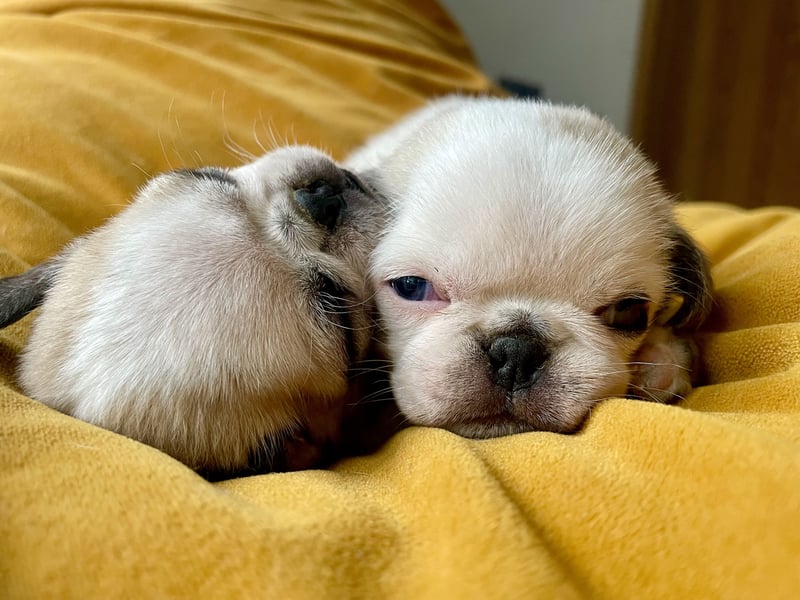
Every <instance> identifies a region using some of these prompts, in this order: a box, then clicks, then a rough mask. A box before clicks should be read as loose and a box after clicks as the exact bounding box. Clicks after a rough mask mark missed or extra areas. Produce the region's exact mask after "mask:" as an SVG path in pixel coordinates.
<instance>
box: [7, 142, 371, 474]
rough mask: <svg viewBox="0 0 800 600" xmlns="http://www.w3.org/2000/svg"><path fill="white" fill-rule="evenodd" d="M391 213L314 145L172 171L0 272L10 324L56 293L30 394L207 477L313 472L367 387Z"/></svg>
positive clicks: (31, 373)
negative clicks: (87, 226)
mask: <svg viewBox="0 0 800 600" xmlns="http://www.w3.org/2000/svg"><path fill="white" fill-rule="evenodd" d="M383 222H384V210H383V207H382V206H381V205H380V204H379V203H378V201H377V200H376V199H375V198H374V197H372V196H371V195H370V194H369V193H368V192H367V190H366V189H365V188H364V187H363V186H362V185H361V183H360V182H359V181H358V179H357V178H356V177H355V176H353V175H352V174H351V173H349V172H348V171H345V170H343V169H341V168H340V167H338V166H337V165H336V164H335V163H334V162H333V161H332V160H331V159H330V158H329V157H328V156H327V155H324V154H322V153H321V152H319V151H316V150H313V149H311V148H308V147H289V148H283V149H279V150H276V151H274V152H271V153H269V154H267V155H265V156H264V157H262V158H260V159H258V160H256V161H255V162H253V163H251V164H248V165H245V166H242V167H239V168H236V169H231V170H225V169H217V168H202V169H196V170H181V171H175V172H171V173H167V174H164V175H160V176H158V177H156V178H154V179H153V180H152V181H150V182H149V183H148V184H147V185H146V186H145V187H144V189H142V190H141V191H140V192H139V194H138V195H137V197H136V198H135V201H134V202H133V203H132V204H131V205H130V206H129V207H128V208H127V209H126V210H124V211H123V212H121V213H120V214H119V215H117V216H116V217H114V218H113V219H111V220H110V221H109V222H108V223H106V224H105V225H104V226H102V227H100V228H99V229H97V230H96V231H94V232H93V233H91V234H89V235H87V236H85V237H82V238H79V239H78V240H76V241H75V242H73V243H72V244H71V245H70V246H68V247H67V248H66V249H65V250H64V251H63V252H62V253H61V254H60V255H59V256H58V257H56V258H55V259H54V260H52V261H48V262H46V263H43V264H42V265H40V266H38V267H35V268H34V269H32V270H30V271H28V272H27V273H24V274H22V275H20V276H17V277H13V278H8V279H5V280H3V281H0V326H5V325H6V324H8V323H10V322H13V321H14V320H16V319H18V318H20V317H21V316H23V315H24V314H25V313H26V312H27V311H29V310H31V309H32V308H34V307H35V306H36V305H38V304H39V303H42V307H41V311H40V313H39V315H38V317H37V318H36V320H35V321H34V324H33V330H32V333H31V336H30V340H29V342H28V345H27V347H26V348H25V350H24V353H23V355H22V357H21V365H20V370H19V375H20V382H21V385H22V389H23V390H24V391H25V392H26V393H27V394H29V395H30V396H32V397H33V398H36V399H38V400H39V401H41V402H43V403H45V404H47V405H49V406H52V407H54V408H56V409H58V410H60V411H63V412H65V413H67V414H70V415H73V416H75V417H77V418H79V419H83V420H85V421H88V422H90V423H94V424H96V425H99V426H101V427H105V428H107V429H111V430H113V431H116V432H119V433H122V434H124V435H127V436H129V437H132V438H134V439H137V440H140V441H142V442H145V443H147V444H150V445H152V446H155V447H156V448H159V449H161V450H163V451H165V452H167V453H169V454H171V455H172V456H174V457H176V458H178V459H179V460H181V461H183V462H185V463H186V464H187V465H189V466H191V467H193V468H195V469H198V470H200V471H203V472H205V473H209V474H224V473H230V472H237V471H241V470H245V469H248V468H255V469H270V468H289V469H292V468H302V467H307V466H310V465H311V464H314V462H315V461H316V460H317V459H318V458H320V452H321V451H322V449H324V448H325V447H326V445H328V444H335V443H336V441H337V437H338V435H339V427H340V419H341V413H342V411H343V408H344V405H345V402H346V401H347V402H349V400H348V394H349V396H350V397H352V396H355V395H357V394H358V392H357V391H355V390H353V389H349V383H350V382H349V375H350V367H351V365H352V364H353V363H354V362H355V361H358V360H359V359H361V358H362V357H363V356H364V353H365V351H366V349H367V346H368V344H369V341H370V333H371V331H370V323H371V317H372V314H371V312H372V303H371V299H372V295H373V292H372V290H371V288H370V286H369V285H368V282H367V280H366V272H367V258H368V254H369V252H370V250H371V249H372V247H373V246H374V241H375V239H376V237H377V234H378V232H379V230H380V229H381V227H382V225H383Z"/></svg>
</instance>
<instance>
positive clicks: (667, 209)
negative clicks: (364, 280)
mask: <svg viewBox="0 0 800 600" xmlns="http://www.w3.org/2000/svg"><path fill="white" fill-rule="evenodd" d="M346 165H347V166H348V167H349V168H351V169H353V170H354V171H356V172H357V173H359V174H360V176H362V177H363V178H365V179H366V180H367V181H368V182H369V183H370V184H372V185H373V186H374V187H375V188H376V189H378V190H379V192H380V193H382V194H383V195H385V196H386V198H387V199H388V200H389V204H390V207H391V208H390V210H391V213H392V214H391V217H390V224H389V226H388V228H387V231H386V233H385V235H384V236H383V237H382V239H381V241H380V242H379V244H378V246H377V248H376V250H375V252H374V254H373V255H372V258H371V273H372V275H373V278H374V284H375V286H377V288H378V292H377V304H378V309H379V314H380V318H381V321H382V324H383V327H384V329H385V334H386V341H385V345H386V351H387V353H388V356H389V359H390V361H391V363H392V374H391V383H392V389H393V392H394V394H395V397H396V400H397V402H398V405H399V407H400V409H401V410H402V411H403V413H404V414H405V415H406V416H407V417H408V419H409V420H410V421H411V422H413V423H417V424H422V425H430V426H438V427H443V428H447V429H449V430H452V431H454V432H457V433H460V434H462V435H466V436H472V437H489V436H495V435H504V434H510V433H515V432H521V431H529V430H548V431H556V432H571V431H574V430H576V429H577V428H578V427H580V425H581V424H582V422H583V421H584V420H585V418H586V416H587V414H588V413H589V411H590V409H591V407H592V406H593V405H594V404H595V403H596V402H597V401H599V400H601V399H603V398H607V397H611V396H620V395H625V394H628V395H631V396H637V397H641V398H644V399H649V400H654V401H659V402H669V401H673V400H675V399H678V398H680V397H681V396H682V395H684V394H686V393H687V392H688V391H689V390H690V389H691V378H690V373H689V372H690V370H692V369H693V368H694V362H695V355H694V350H693V347H692V344H691V343H690V342H688V341H686V340H684V339H682V338H681V337H679V334H680V332H683V331H690V330H691V329H693V328H694V327H696V326H697V325H698V324H699V323H701V322H702V321H703V319H704V318H705V316H706V315H707V313H708V311H709V309H710V304H711V296H710V280H709V275H708V270H707V266H706V261H705V259H704V257H703V255H702V253H701V252H700V251H699V250H698V248H697V247H696V245H695V244H694V243H693V242H692V240H691V239H690V237H689V236H688V235H687V233H686V232H685V231H684V230H683V229H681V227H680V226H679V225H678V224H677V223H676V221H675V218H674V216H673V206H672V200H671V199H670V198H669V197H668V196H667V195H666V194H665V192H664V190H663V189H662V186H661V185H660V183H659V181H658V179H657V177H656V173H655V169H654V167H653V165H651V164H650V163H649V162H648V161H647V160H646V159H645V158H644V156H642V154H641V153H640V152H639V151H638V150H637V149H636V148H635V147H634V146H633V145H632V144H631V143H630V142H629V141H628V140H626V139H625V138H624V137H623V136H622V135H620V134H619V133H617V132H616V131H614V130H613V128H612V127H611V126H610V125H609V124H608V123H607V122H605V121H604V120H601V119H599V118H597V117H595V116H593V115H592V114H590V113H589V112H587V111H585V110H582V109H577V108H568V107H560V106H554V105H549V104H543V103H536V102H530V101H522V100H505V99H489V98H483V99H467V98H461V97H450V98H446V99H443V100H440V101H438V102H434V103H432V104H431V105H429V106H428V107H426V108H424V109H422V110H421V111H419V112H417V113H415V114H412V115H411V116H410V117H408V118H407V119H405V120H404V121H402V122H401V123H400V124H399V125H397V126H395V127H394V128H392V129H390V130H389V131H387V132H386V133H384V134H382V135H380V136H378V137H376V138H374V139H373V140H371V141H370V142H369V143H367V145H366V146H365V147H363V148H362V149H360V150H359V151H357V152H356V153H355V154H354V155H353V156H351V157H350V158H349V159H348V161H347V162H346ZM676 332H678V334H676Z"/></svg>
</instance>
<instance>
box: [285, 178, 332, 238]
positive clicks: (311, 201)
mask: <svg viewBox="0 0 800 600" xmlns="http://www.w3.org/2000/svg"><path fill="white" fill-rule="evenodd" d="M294 197H295V200H297V203H298V204H299V205H300V206H302V207H303V208H304V209H305V210H306V212H307V213H308V214H309V215H310V216H311V218H312V219H313V220H314V222H315V223H318V224H320V225H322V226H323V227H325V228H326V229H328V230H331V229H333V228H334V227H336V225H337V223H338V222H339V217H340V216H341V214H342V209H343V208H344V199H343V198H342V188H341V187H339V186H333V185H331V184H329V183H328V182H326V181H315V182H313V183H311V184H309V185H307V186H306V187H302V188H300V189H297V190H295V192H294Z"/></svg>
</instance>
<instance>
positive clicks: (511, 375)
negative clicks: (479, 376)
mask: <svg viewBox="0 0 800 600" xmlns="http://www.w3.org/2000/svg"><path fill="white" fill-rule="evenodd" d="M486 354H487V355H488V356H489V366H490V369H491V374H492V379H493V381H494V383H495V384H497V385H499V386H500V387H502V388H505V389H507V390H508V391H509V392H514V391H517V390H520V389H524V388H526V387H530V386H532V385H533V384H534V383H536V380H537V379H539V376H540V375H541V369H542V365H543V364H544V362H545V361H546V360H547V357H548V352H547V348H546V347H545V343H544V341H542V340H540V339H538V338H536V337H533V336H530V335H504V336H500V337H496V338H495V339H494V340H492V343H491V344H490V345H489V348H488V349H487V351H486Z"/></svg>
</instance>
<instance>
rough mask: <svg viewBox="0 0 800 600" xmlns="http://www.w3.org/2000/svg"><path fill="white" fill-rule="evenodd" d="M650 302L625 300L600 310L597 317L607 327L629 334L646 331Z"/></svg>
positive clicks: (642, 299)
mask: <svg viewBox="0 0 800 600" xmlns="http://www.w3.org/2000/svg"><path fill="white" fill-rule="evenodd" d="M649 307H650V302H649V301H648V300H647V299H645V298H625V299H623V300H620V301H619V302H617V303H615V304H612V305H611V306H607V307H606V308H604V309H601V311H600V312H599V317H600V318H601V319H602V321H603V323H605V324H606V325H607V326H608V327H611V328H612V329H618V330H619V331H625V332H630V333H639V332H642V331H644V330H645V329H647V323H648V318H649V310H648V309H649Z"/></svg>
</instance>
